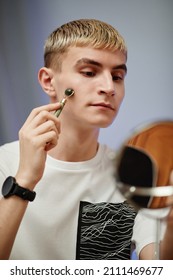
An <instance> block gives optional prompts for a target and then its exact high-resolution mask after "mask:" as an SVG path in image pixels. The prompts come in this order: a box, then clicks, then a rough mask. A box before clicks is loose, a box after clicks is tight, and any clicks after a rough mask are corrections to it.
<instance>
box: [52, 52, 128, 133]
mask: <svg viewBox="0 0 173 280" xmlns="http://www.w3.org/2000/svg"><path fill="white" fill-rule="evenodd" d="M125 63H126V57H125V55H124V54H123V53H122V52H120V51H116V52H110V51H107V50H97V49H92V48H89V47H72V48H70V50H69V51H68V53H67V54H65V55H64V57H63V62H62V66H61V71H60V72H54V79H53V83H54V88H55V91H56V94H57V98H58V100H60V99H62V98H63V97H64V91H65V89H66V88H72V89H74V91H75V94H74V96H73V97H69V99H68V101H67V103H66V105H65V107H64V109H63V112H62V114H61V116H60V117H61V118H62V120H64V121H65V120H67V121H68V122H69V123H70V124H73V125H74V124H77V125H81V126H82V127H83V128H84V127H86V126H90V127H98V128H100V127H107V126H109V125H110V124H111V123H112V122H113V120H114V119H115V117H116V115H117V113H118V110H119V107H120V105H121V102H122V100H123V97H124V78H125V74H126V65H125Z"/></svg>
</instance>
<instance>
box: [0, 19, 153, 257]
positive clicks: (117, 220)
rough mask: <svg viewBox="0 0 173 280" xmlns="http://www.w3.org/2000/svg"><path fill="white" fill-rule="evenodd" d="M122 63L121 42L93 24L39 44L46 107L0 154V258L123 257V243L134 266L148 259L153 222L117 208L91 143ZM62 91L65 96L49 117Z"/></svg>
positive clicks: (102, 156) (114, 104)
mask: <svg viewBox="0 0 173 280" xmlns="http://www.w3.org/2000/svg"><path fill="white" fill-rule="evenodd" d="M126 59H127V49H126V46H125V43H124V40H123V38H122V37H121V35H120V34H119V33H118V32H117V31H116V30H115V29H114V28H113V27H112V26H110V25H108V24H106V23H103V22H101V21H98V20H77V21H73V22H70V23H67V24H65V25H63V26H61V27H60V28H58V29H57V30H55V31H54V32H53V33H52V34H51V35H50V36H49V38H48V39H47V41H46V45H45V66H44V67H43V68H41V69H40V71H39V74H38V78H39V82H40V84H41V86H42V88H43V90H44V91H45V92H46V93H47V94H48V96H49V97H50V104H48V105H45V106H42V107H39V108H36V109H34V110H33V111H32V112H31V114H30V115H29V117H28V119H27V120H26V122H25V123H24V125H23V127H22V128H21V130H20V132H19V142H14V143H10V144H6V145H4V146H2V147H1V149H0V183H1V185H3V195H4V196H5V197H2V199H1V201H0V258H1V259H7V258H10V259H129V258H130V250H131V241H134V242H135V243H136V250H137V253H138V254H139V257H140V258H141V259H151V258H153V255H154V249H153V248H154V244H153V242H154V241H155V229H154V227H153V221H152V220H148V219H147V218H145V217H141V216H140V214H138V215H136V212H135V210H134V209H133V207H131V206H130V205H128V204H127V203H126V202H125V201H124V198H123V197H122V196H121V194H120V193H119V192H118V190H117V189H116V186H115V180H114V178H113V176H112V174H113V171H114V170H113V169H114V166H113V162H112V151H111V150H110V149H109V148H108V147H106V146H104V145H100V144H99V143H98V135H99V129H100V128H104V127H108V126H109V125H110V124H111V123H112V122H113V120H114V119H115V117H116V115H117V113H118V110H119V107H120V105H121V102H122V100H123V97H124V79H125V75H126V71H127V69H126ZM67 88H71V89H73V90H74V92H75V93H74V95H73V96H72V97H69V98H68V100H67V103H66V105H65V106H64V108H63V111H62V113H61V114H60V116H59V117H58V118H57V117H56V116H55V115H54V114H53V112H54V111H55V110H57V109H60V108H61V104H60V101H61V100H62V99H63V98H64V92H65V90H66V89H67ZM8 176H10V178H8V179H7V180H6V181H5V183H4V180H5V179H6V178H7V177H8ZM11 176H12V177H11ZM14 178H15V179H14ZM16 182H17V184H18V185H19V186H21V187H22V188H24V189H28V190H29V191H28V190H24V191H23V189H20V188H19V187H18V186H17V187H16ZM13 187H14V188H15V191H13V190H12V189H13ZM33 191H34V192H36V198H35V200H34V201H33V202H28V200H33V199H34V195H35V193H34V192H33Z"/></svg>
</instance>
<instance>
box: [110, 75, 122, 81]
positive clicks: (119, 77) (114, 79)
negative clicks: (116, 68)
mask: <svg viewBox="0 0 173 280" xmlns="http://www.w3.org/2000/svg"><path fill="white" fill-rule="evenodd" d="M112 79H113V81H118V80H123V77H122V76H119V75H113V76H112Z"/></svg>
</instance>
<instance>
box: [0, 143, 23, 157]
mask: <svg viewBox="0 0 173 280" xmlns="http://www.w3.org/2000/svg"><path fill="white" fill-rule="evenodd" d="M18 153H19V141H13V142H10V143H6V144H4V145H2V146H0V155H1V156H3V155H4V156H7V155H11V156H12V155H18Z"/></svg>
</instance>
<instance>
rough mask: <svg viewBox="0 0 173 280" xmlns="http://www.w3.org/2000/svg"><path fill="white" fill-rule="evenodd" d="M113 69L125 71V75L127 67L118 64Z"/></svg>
mask: <svg viewBox="0 0 173 280" xmlns="http://www.w3.org/2000/svg"><path fill="white" fill-rule="evenodd" d="M113 69H114V70H119V69H122V70H124V71H125V73H127V66H126V64H124V63H123V64H119V65H117V66H115V67H113Z"/></svg>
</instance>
